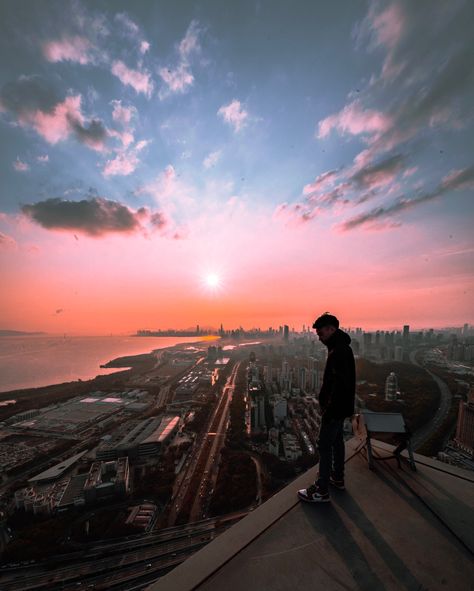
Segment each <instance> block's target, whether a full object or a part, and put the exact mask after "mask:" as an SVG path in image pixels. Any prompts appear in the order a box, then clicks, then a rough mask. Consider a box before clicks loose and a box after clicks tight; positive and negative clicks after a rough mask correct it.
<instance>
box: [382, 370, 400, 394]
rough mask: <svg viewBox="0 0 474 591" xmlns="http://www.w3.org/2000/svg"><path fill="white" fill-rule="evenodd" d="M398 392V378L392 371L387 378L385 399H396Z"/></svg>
mask: <svg viewBox="0 0 474 591" xmlns="http://www.w3.org/2000/svg"><path fill="white" fill-rule="evenodd" d="M397 393H398V378H397V375H396V374H395V373H394V372H393V371H392V372H390V373H389V375H388V376H387V379H386V380H385V400H396V399H397Z"/></svg>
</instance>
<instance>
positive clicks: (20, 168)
mask: <svg viewBox="0 0 474 591" xmlns="http://www.w3.org/2000/svg"><path fill="white" fill-rule="evenodd" d="M13 168H14V169H15V170H16V171H17V172H27V171H28V170H30V167H29V166H28V164H27V163H26V162H23V161H21V160H20V159H19V158H18V157H17V159H16V160H15V161H14V162H13Z"/></svg>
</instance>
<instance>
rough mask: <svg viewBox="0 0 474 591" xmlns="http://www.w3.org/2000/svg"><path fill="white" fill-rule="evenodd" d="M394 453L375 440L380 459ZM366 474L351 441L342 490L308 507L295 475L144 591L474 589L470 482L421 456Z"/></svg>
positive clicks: (361, 453) (473, 486) (306, 477)
mask: <svg viewBox="0 0 474 591" xmlns="http://www.w3.org/2000/svg"><path fill="white" fill-rule="evenodd" d="M392 450H393V447H392V446H389V445H386V444H384V443H381V442H379V441H374V440H373V451H374V454H375V455H376V456H379V457H383V456H387V455H390V454H391V451H392ZM415 460H416V462H417V471H416V472H413V471H411V470H410V469H409V466H408V463H407V462H406V461H402V468H401V469H400V468H398V467H397V463H396V460H394V459H391V460H386V461H383V462H380V461H379V462H375V470H374V471H371V470H369V468H368V465H367V460H366V455H365V448H364V447H363V445H362V443H361V441H360V440H359V439H357V438H356V437H354V438H353V439H351V440H350V441H348V442H346V491H338V490H331V503H323V504H321V505H317V504H309V503H302V502H300V501H299V500H298V499H297V496H296V491H297V490H298V489H299V488H305V487H307V486H309V485H310V484H311V483H312V482H313V481H314V478H315V474H316V471H317V467H314V468H311V469H310V470H308V471H307V472H306V473H305V474H303V475H301V476H300V477H298V478H297V479H296V480H294V481H293V482H292V483H291V484H289V485H288V486H286V487H285V488H284V489H283V490H281V491H280V492H278V493H277V494H276V495H274V496H273V497H272V498H270V499H269V500H268V501H267V502H266V503H264V504H263V505H261V506H260V507H258V508H257V509H255V511H253V512H252V513H249V515H248V516H246V517H244V518H243V519H242V520H241V521H240V522H238V523H237V524H235V525H234V526H232V527H231V528H230V529H229V530H227V531H226V532H224V533H223V534H221V535H220V536H219V537H218V538H216V539H215V540H214V541H212V542H211V543H209V544H208V545H207V546H206V547H204V548H203V549H202V550H200V551H199V552H197V553H196V554H194V555H193V556H191V557H190V558H188V559H187V560H186V561H185V562H183V563H182V564H180V565H179V566H178V567H176V568H175V569H174V570H173V571H171V572H170V573H168V574H167V575H165V576H164V577H162V578H161V579H159V580H158V581H156V582H155V583H153V584H152V585H151V586H149V587H148V591H191V589H198V590H199V591H211V590H212V591H216V590H220V589H224V590H225V591H244V590H245V591H247V590H249V589H252V590H253V589H256V590H258V591H266V590H271V591H280V590H281V591H283V590H285V591H286V590H289V589H292V590H293V589H296V590H300V589H301V590H304V591H307V590H308V589H327V590H333V589H334V590H336V589H338V590H339V589H341V590H342V589H343V590H346V591H347V590H352V589H354V590H356V589H362V590H372V589H377V590H378V589H380V590H382V589H383V590H392V589H393V590H394V591H395V590H397V591H398V590H400V589H409V590H417V591H428V590H429V591H432V590H435V589H440V590H444V591H452V590H456V591H463V590H471V591H472V590H474V561H473V554H474V475H473V474H472V473H470V472H468V471H464V470H461V469H457V468H453V467H451V466H448V465H446V464H443V463H441V462H438V461H434V460H430V459H428V458H425V457H424V456H419V455H417V454H415Z"/></svg>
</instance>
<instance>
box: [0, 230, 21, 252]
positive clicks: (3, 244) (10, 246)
mask: <svg viewBox="0 0 474 591" xmlns="http://www.w3.org/2000/svg"><path fill="white" fill-rule="evenodd" d="M17 247H18V245H17V243H16V240H15V239H14V238H12V237H11V236H8V234H4V233H3V232H0V250H16V249H17Z"/></svg>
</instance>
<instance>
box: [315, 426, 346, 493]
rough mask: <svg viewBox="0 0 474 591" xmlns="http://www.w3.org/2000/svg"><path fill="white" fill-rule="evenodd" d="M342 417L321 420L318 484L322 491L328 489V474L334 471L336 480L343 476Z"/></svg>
mask: <svg viewBox="0 0 474 591" xmlns="http://www.w3.org/2000/svg"><path fill="white" fill-rule="evenodd" d="M343 426H344V419H329V420H326V421H324V420H323V421H322V423H321V430H320V431H319V439H318V449H319V479H318V485H319V487H320V488H321V490H323V491H324V492H325V491H327V490H328V486H329V475H330V474H331V470H332V471H333V472H334V478H335V479H336V480H342V479H343V478H344V457H345V447H344V431H343Z"/></svg>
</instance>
